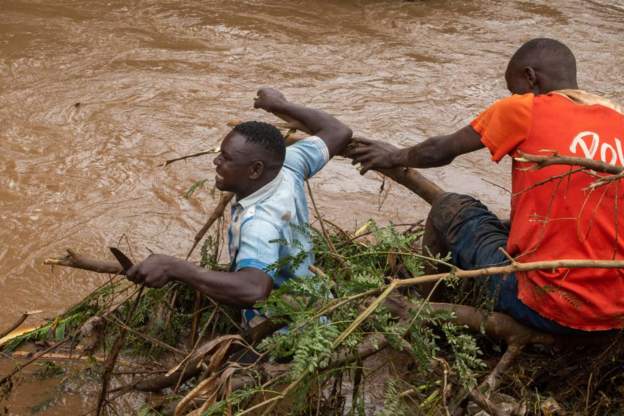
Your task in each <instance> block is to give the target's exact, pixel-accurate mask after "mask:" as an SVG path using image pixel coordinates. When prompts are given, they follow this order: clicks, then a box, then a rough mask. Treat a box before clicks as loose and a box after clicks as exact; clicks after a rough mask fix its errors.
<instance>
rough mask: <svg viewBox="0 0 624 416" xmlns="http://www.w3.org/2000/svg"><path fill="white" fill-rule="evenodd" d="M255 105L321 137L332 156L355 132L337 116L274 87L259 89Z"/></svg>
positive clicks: (343, 146)
mask: <svg viewBox="0 0 624 416" xmlns="http://www.w3.org/2000/svg"><path fill="white" fill-rule="evenodd" d="M254 107H255V108H261V109H263V110H265V111H268V112H270V113H273V114H275V115H276V116H278V117H280V118H281V119H283V120H286V121H288V122H290V123H292V124H293V125H295V126H296V127H297V128H299V129H300V130H302V131H305V132H306V133H308V134H311V135H314V136H318V137H320V138H321V139H322V140H323V141H324V142H325V144H326V145H327V149H328V150H329V155H330V157H333V156H335V155H337V154H339V153H341V152H342V151H343V150H344V148H345V147H346V145H347V143H349V140H351V135H352V134H353V133H352V131H351V129H350V128H349V127H347V126H346V125H345V124H343V123H342V122H340V121H339V120H338V119H336V118H335V117H333V116H331V115H329V114H327V113H325V112H324V111H321V110H316V109H313V108H308V107H305V106H303V105H300V104H295V103H292V102H290V101H288V100H287V99H286V97H284V95H283V94H282V93H281V92H279V91H278V90H276V89H274V88H261V89H260V90H258V96H257V97H256V99H255V101H254Z"/></svg>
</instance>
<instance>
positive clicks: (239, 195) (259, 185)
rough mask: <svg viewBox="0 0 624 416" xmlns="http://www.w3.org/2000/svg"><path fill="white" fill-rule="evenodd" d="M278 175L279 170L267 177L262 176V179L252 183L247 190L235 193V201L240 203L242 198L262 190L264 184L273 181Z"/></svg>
mask: <svg viewBox="0 0 624 416" xmlns="http://www.w3.org/2000/svg"><path fill="white" fill-rule="evenodd" d="M278 174H279V170H278V171H276V172H271V173H268V174H267V175H262V178H259V179H257V180H255V181H254V182H252V183H251V184H250V186H249V188H248V189H246V190H244V191H243V192H240V193H236V200H237V201H240V200H241V199H243V198H247V197H248V196H249V195H252V194H253V193H255V192H256V191H258V190H260V189H262V187H264V186H265V185H266V184H268V183H270V182H271V181H272V180H273V179H275V178H276V177H277V175H278Z"/></svg>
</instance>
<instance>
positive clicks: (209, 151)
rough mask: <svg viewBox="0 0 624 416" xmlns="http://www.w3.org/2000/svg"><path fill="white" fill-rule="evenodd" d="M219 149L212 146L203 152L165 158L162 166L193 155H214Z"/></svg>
mask: <svg viewBox="0 0 624 416" xmlns="http://www.w3.org/2000/svg"><path fill="white" fill-rule="evenodd" d="M220 151H221V150H220V149H219V148H214V149H210V150H204V151H203V152H197V153H192V154H190V155H185V156H180V157H176V158H173V159H169V160H166V161H165V162H164V163H163V164H162V167H166V166H169V165H170V164H172V163H175V162H179V161H180V160H187V159H191V158H194V157H199V156H204V155H214V154H215V153H219V152H220Z"/></svg>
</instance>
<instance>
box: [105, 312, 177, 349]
mask: <svg viewBox="0 0 624 416" xmlns="http://www.w3.org/2000/svg"><path fill="white" fill-rule="evenodd" d="M104 319H105V320H107V321H108V322H111V323H113V324H115V325H117V326H119V327H120V328H123V329H124V330H126V331H128V332H130V333H131V334H134V335H136V336H137V337H139V338H143V339H144V340H146V341H149V342H151V343H152V344H155V345H158V346H160V347H162V348H164V349H166V350H169V351H171V352H173V353H175V354H179V355H185V353H184V351H182V350H179V349H178V348H176V347H173V346H171V345H169V344H167V343H165V342H162V341H161V340H159V339H156V338H154V337H151V336H149V335H147V334H142V333H140V332H139V331H136V330H134V329H132V328H131V327H129V326H128V325H126V324H125V323H123V322H121V321H120V320H119V319H117V318H115V317H114V316H111V317H104Z"/></svg>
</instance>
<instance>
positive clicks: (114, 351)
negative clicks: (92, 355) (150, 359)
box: [95, 285, 145, 416]
mask: <svg viewBox="0 0 624 416" xmlns="http://www.w3.org/2000/svg"><path fill="white" fill-rule="evenodd" d="M144 289H145V286H143V285H141V288H140V289H139V293H138V295H137V297H136V299H135V300H134V303H133V304H132V307H131V308H130V310H129V311H128V316H127V318H126V322H125V324H126V326H127V324H128V323H129V322H130V320H131V319H132V317H133V316H134V312H135V311H136V308H137V306H138V305H139V302H140V301H141V298H142V297H143V290H144ZM126 334H127V331H126V330H125V329H123V328H122V329H121V333H120V334H119V335H118V336H117V339H115V342H114V343H113V346H112V348H111V353H110V355H109V357H108V360H107V361H106V364H105V365H104V374H103V375H102V389H101V390H100V395H99V397H98V404H97V409H96V412H95V414H96V416H100V414H101V412H102V409H103V406H104V403H105V402H106V397H107V396H108V387H109V383H110V379H111V377H112V375H113V374H112V373H113V369H114V368H115V363H116V362H117V357H118V356H119V353H120V352H121V348H122V347H123V344H124V342H125V339H126Z"/></svg>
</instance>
